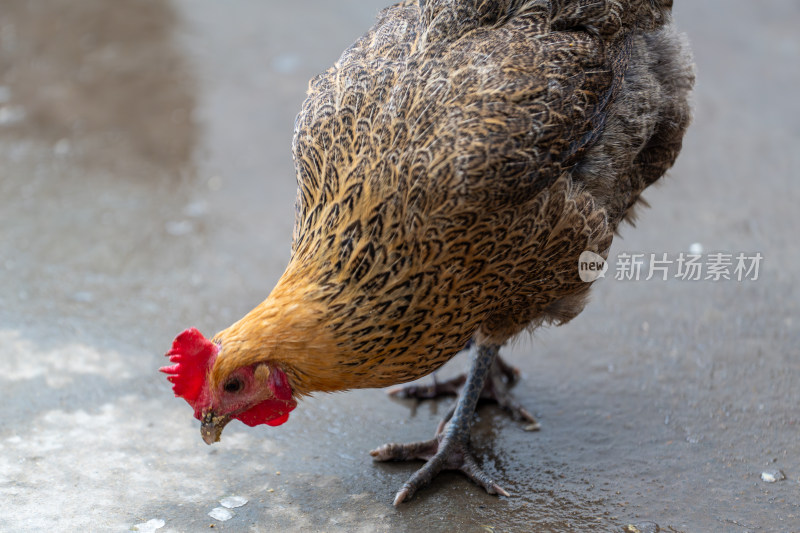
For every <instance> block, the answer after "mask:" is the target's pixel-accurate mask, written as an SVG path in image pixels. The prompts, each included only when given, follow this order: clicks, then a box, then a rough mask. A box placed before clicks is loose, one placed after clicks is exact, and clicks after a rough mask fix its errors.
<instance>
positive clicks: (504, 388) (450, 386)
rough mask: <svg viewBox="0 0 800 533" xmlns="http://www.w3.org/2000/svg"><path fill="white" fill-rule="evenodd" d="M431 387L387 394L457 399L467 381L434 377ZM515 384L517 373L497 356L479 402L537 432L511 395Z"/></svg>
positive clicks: (404, 388) (395, 389)
mask: <svg viewBox="0 0 800 533" xmlns="http://www.w3.org/2000/svg"><path fill="white" fill-rule="evenodd" d="M431 377H432V378H433V383H432V384H430V385H404V386H399V387H392V388H391V389H389V390H388V391H386V392H387V394H389V395H390V396H394V397H397V398H416V399H418V400H429V399H433V398H438V397H440V396H457V395H458V392H459V390H460V389H461V387H462V386H463V385H464V382H465V381H466V380H467V375H466V374H461V375H459V376H456V377H454V378H452V379H449V380H447V381H441V382H440V381H437V379H436V374H433V375H432V376H431ZM517 381H519V370H517V369H516V368H514V367H513V366H511V365H509V364H508V363H506V362H505V361H504V360H503V359H502V358H501V357H500V355H499V354H498V355H497V357H495V360H494V364H492V368H491V370H490V372H489V376H488V378H487V380H486V384H485V385H484V387H483V390H481V395H480V400H485V401H493V402H496V403H497V405H499V406H500V407H502V408H503V410H504V411H506V412H507V413H508V414H509V415H511V417H512V418H513V419H514V420H517V421H521V422H523V423H525V424H526V425H525V430H526V431H538V430H539V429H541V425H540V424H539V422H537V421H536V419H535V418H534V417H533V415H532V414H531V413H530V412H529V411H528V410H527V409H525V407H523V406H522V405H521V404H520V403H519V402H518V401H517V399H516V398H514V395H513V394H511V387H513V386H514V385H515V384H516V383H517ZM452 414H453V410H452V409H451V411H450V413H449V414H448V415H447V416H445V417H444V422H446V421H447V420H449V418H450V416H452Z"/></svg>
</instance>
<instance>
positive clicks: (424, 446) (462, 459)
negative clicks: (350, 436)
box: [370, 433, 509, 506]
mask: <svg viewBox="0 0 800 533" xmlns="http://www.w3.org/2000/svg"><path fill="white" fill-rule="evenodd" d="M370 455H372V457H374V458H375V460H377V461H410V460H414V459H422V460H424V461H427V462H426V463H425V465H424V466H423V467H422V468H420V469H419V470H417V471H416V472H415V473H414V475H412V476H411V477H410V478H409V479H408V481H406V482H405V483H404V484H403V486H402V488H401V489H400V490H399V491H398V492H397V495H396V496H395V498H394V505H395V506H397V505H399V504H400V503H402V502H404V501H407V500H410V499H411V498H412V497H413V496H414V493H416V492H417V490H418V489H420V488H421V487H424V486H425V485H427V484H428V483H430V482H431V481H432V480H433V478H434V477H436V475H437V474H438V473H439V472H441V471H442V470H460V471H461V472H463V473H464V474H465V475H466V476H467V477H468V478H470V479H471V480H472V481H473V482H474V483H476V484H477V485H480V486H481V487H483V488H484V489H486V492H488V493H489V494H500V495H502V496H509V493H508V492H506V491H505V490H504V489H503V488H502V487H501V486H500V485H498V484H497V483H495V482H494V480H492V478H491V477H489V475H488V474H486V472H484V471H483V470H482V469H481V467H480V466H478V462H477V460H476V459H475V456H474V454H473V453H472V450H471V449H470V446H469V440H467V441H463V440H451V439H447V438H446V437H445V436H444V434H441V433H440V434H439V435H437V436H436V437H435V438H433V439H431V440H427V441H420V442H413V443H410V444H396V443H391V444H384V445H383V446H381V447H380V448H378V449H376V450H372V451H371V452H370Z"/></svg>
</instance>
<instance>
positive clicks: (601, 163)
mask: <svg viewBox="0 0 800 533" xmlns="http://www.w3.org/2000/svg"><path fill="white" fill-rule="evenodd" d="M670 7H671V2H670V1H659V0H639V1H636V0H631V1H613V0H598V1H595V2H591V3H589V2H583V1H580V2H579V1H574V0H573V1H569V0H561V1H557V0H551V1H546V0H528V1H522V0H505V1H502V0H501V1H495V2H490V1H480V0H427V1H422V0H420V1H419V2H417V1H406V2H403V3H401V4H398V5H396V6H394V7H390V8H388V9H386V10H384V11H383V12H382V13H381V15H380V16H379V19H378V21H377V23H376V24H375V26H374V27H373V28H372V29H371V30H370V31H369V33H367V34H366V35H365V36H364V37H362V38H361V39H360V40H358V41H357V42H356V43H355V44H354V45H353V46H352V47H351V48H349V49H348V50H346V51H345V52H344V53H343V55H342V57H341V58H340V59H339V61H338V62H337V63H336V65H334V67H332V68H331V69H329V70H328V71H327V72H325V73H323V74H321V75H320V76H317V77H316V78H314V79H313V80H312V81H311V83H310V86H309V95H308V98H307V99H306V101H305V103H304V105H303V108H302V111H301V112H300V115H299V116H298V118H297V122H296V128H295V135H294V143H293V153H294V158H295V164H296V170H297V180H298V186H299V187H298V197H297V206H296V223H295V234H294V241H293V245H292V258H291V261H290V264H289V266H288V267H287V270H286V272H285V274H284V276H283V277H282V278H281V280H280V282H279V283H278V286H277V287H276V288H275V290H274V291H273V293H272V294H271V295H270V297H269V298H268V299H267V300H266V301H265V302H264V303H262V304H261V305H260V306H259V307H257V308H256V309H254V310H253V311H252V312H251V313H250V314H248V315H247V316H246V317H244V318H243V319H242V320H241V321H239V322H238V323H237V324H234V325H233V326H231V328H229V329H228V330H225V331H223V332H221V333H220V334H219V335H218V337H217V340H218V341H219V342H221V343H222V346H223V350H222V353H221V355H220V357H219V359H218V361H217V364H216V365H215V368H214V371H213V375H212V378H213V379H214V381H215V382H220V381H221V380H222V379H224V377H225V376H226V375H227V374H228V373H230V371H232V370H233V369H235V368H237V367H239V366H243V365H246V364H252V363H256V362H260V361H273V362H278V363H279V364H281V365H282V367H283V368H285V370H286V373H287V375H288V376H289V378H290V381H291V382H292V385H293V387H294V388H295V391H296V393H297V394H307V393H310V392H313V391H332V390H342V389H347V388H359V387H379V386H385V385H390V384H396V383H401V382H405V381H409V380H413V379H416V378H418V377H420V376H423V375H425V374H427V373H429V372H431V371H433V370H435V369H436V368H437V367H439V366H440V365H442V364H443V363H444V362H446V361H447V360H448V359H450V358H451V357H452V356H453V355H455V354H456V353H457V352H458V351H459V350H460V349H462V348H463V347H464V345H465V344H466V342H467V341H468V340H469V339H470V338H472V337H473V336H476V337H477V338H478V339H479V340H482V341H485V342H491V343H494V344H503V343H504V342H506V341H507V340H508V339H510V338H511V337H513V336H514V335H516V334H518V333H519V332H521V331H522V330H524V329H526V328H530V327H535V326H538V325H540V324H542V323H543V322H555V323H564V322H567V321H569V320H570V319H572V318H573V317H574V316H576V315H577V314H578V313H579V312H580V311H581V309H582V308H583V305H584V302H585V297H586V295H587V292H588V290H589V288H590V284H587V283H583V282H582V281H581V280H580V279H579V277H578V270H577V265H578V256H579V255H580V253H581V252H583V251H584V250H590V251H593V252H596V253H598V254H600V255H603V256H605V255H606V254H607V252H608V249H609V246H610V244H611V240H612V237H613V234H614V231H615V230H616V228H617V226H618V225H619V224H620V222H621V221H622V220H623V219H625V218H626V217H630V216H631V212H632V211H631V210H632V208H633V206H634V204H636V202H637V200H638V199H639V195H640V193H641V192H642V190H644V188H646V187H647V186H648V185H650V184H651V183H653V182H654V181H655V180H657V179H658V178H659V177H660V176H662V175H663V174H664V172H665V171H666V170H667V169H668V168H669V167H670V166H671V165H672V164H673V162H674V160H675V158H676V156H677V154H678V152H679V150H680V147H681V140H682V137H683V134H684V131H685V129H686V127H687V126H688V123H689V119H690V112H689V107H688V103H687V97H688V93H689V91H690V90H691V86H692V84H693V73H692V68H691V61H690V58H689V57H688V52H687V51H686V48H685V47H684V46H683V45H682V44H681V40H680V38H679V37H678V36H677V34H676V33H675V32H674V30H673V29H672V27H671V23H670Z"/></svg>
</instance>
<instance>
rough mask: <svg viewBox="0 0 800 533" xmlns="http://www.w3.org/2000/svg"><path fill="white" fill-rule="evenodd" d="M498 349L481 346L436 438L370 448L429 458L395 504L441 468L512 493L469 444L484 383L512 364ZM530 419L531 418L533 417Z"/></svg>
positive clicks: (389, 457) (393, 457)
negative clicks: (500, 359) (485, 468)
mask: <svg viewBox="0 0 800 533" xmlns="http://www.w3.org/2000/svg"><path fill="white" fill-rule="evenodd" d="M497 351H498V347H497V346H491V345H490V346H479V347H478V350H477V354H476V355H475V357H474V359H473V362H472V368H471V369H470V372H469V375H468V376H467V378H466V382H465V383H464V387H463V388H462V389H461V393H460V395H459V398H458V402H457V403H456V405H455V407H454V408H453V409H451V411H450V412H449V413H448V415H447V416H446V417H445V418H444V419H443V420H442V422H440V423H439V427H438V428H437V430H436V436H435V437H434V438H433V439H431V440H428V441H421V442H414V443H411V444H397V443H390V444H384V445H383V446H381V447H380V448H377V449H375V450H372V451H371V452H370V455H372V457H374V458H375V460H377V461H409V460H415V459H422V460H424V461H427V462H426V463H425V465H423V466H422V468H420V469H419V470H417V471H416V472H415V473H414V475H412V476H411V477H410V478H409V480H408V481H406V482H405V484H403V486H402V487H401V489H400V491H398V493H397V495H396V496H395V498H394V505H398V504H400V503H402V502H404V501H406V500H409V499H411V497H412V496H413V495H414V493H415V492H416V491H417V490H418V489H420V488H421V487H423V486H425V485H427V484H428V483H430V482H431V480H432V479H433V478H434V477H436V475H437V474H438V473H439V472H441V471H442V470H460V471H461V472H463V473H464V474H465V475H466V476H467V477H468V478H470V479H471V480H472V481H473V482H475V483H476V484H478V485H480V486H481V487H483V488H484V489H486V492H488V493H489V494H500V495H503V496H508V495H509V494H508V492H506V491H505V490H504V489H503V488H502V487H500V486H499V485H498V484H497V483H495V482H494V480H492V478H491V477H489V475H488V474H486V472H484V471H483V470H482V469H481V467H480V466H478V462H477V460H476V459H475V455H474V454H473V453H472V450H471V449H470V444H469V436H470V430H471V428H472V418H473V415H474V413H475V407H476V405H477V403H478V398H479V397H480V396H481V395H482V391H483V390H484V384H486V385H489V384H490V383H491V374H492V371H493V370H494V369H495V368H497V369H499V372H501V373H502V372H503V367H504V366H505V367H506V368H510V367H507V365H504V363H503V364H495V362H496V359H497ZM487 378H490V381H487ZM525 413H527V411H525ZM528 416H530V415H528ZM530 419H531V420H532V419H533V417H530ZM533 422H535V420H534V421H533Z"/></svg>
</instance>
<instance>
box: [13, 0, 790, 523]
mask: <svg viewBox="0 0 800 533" xmlns="http://www.w3.org/2000/svg"><path fill="white" fill-rule="evenodd" d="M384 5H385V3H384V1H383V0H358V1H356V0H341V1H338V2H323V1H320V0H300V1H296V2H291V3H290V2H259V1H254V0H234V1H231V2H224V3H223V2H214V1H212V0H191V1H190V0H172V1H169V2H166V1H160V0H116V1H115V2H113V3H110V2H105V1H102V0H79V1H75V0H72V1H67V0H48V1H46V2H44V1H41V2H31V1H27V0H0V365H2V366H1V367H0V388H2V394H0V499H2V500H3V502H4V505H3V506H2V511H0V530H3V531H42V530H72V531H78V530H83V531H112V530H114V531H120V530H130V529H131V528H138V530H140V531H147V530H154V529H155V528H157V527H160V529H159V530H160V531H198V530H201V529H208V528H209V527H210V525H212V524H213V525H214V526H215V527H216V528H219V529H225V530H230V531H245V530H247V531H273V530H325V531H418V530H420V529H422V528H426V529H428V530H431V531H449V530H455V529H458V530H463V531H621V530H622V528H623V527H624V526H626V525H628V524H640V529H641V530H642V531H656V529H654V528H655V524H658V526H660V529H661V531H683V532H694V531H736V532H743V531H798V530H800V507H798V497H797V496H798V491H800V484H799V483H800V444H799V442H800V439H798V438H797V436H798V428H799V424H800V412H799V411H798V407H797V406H798V405H800V388H798V386H797V384H798V383H800V349H799V348H798V346H799V345H800V335H799V334H798V324H800V316H798V289H797V284H796V280H797V275H796V268H797V265H798V264H800V248H799V247H798V244H797V243H798V239H797V230H796V227H797V224H798V222H800V217H799V216H798V207H797V206H798V205H799V202H800V181H798V180H797V179H796V169H797V168H798V167H800V151H798V149H797V148H798V146H800V144H799V143H798V141H800V126H798V124H800V122H798V116H799V114H798V111H800V110H799V109H798V104H797V99H796V96H795V90H796V87H798V86H799V85H800V71H798V69H797V68H796V67H792V66H791V65H794V64H796V61H797V57H798V55H799V52H800V34H798V32H797V28H798V25H799V24H800V4H797V3H796V2H785V1H782V0H767V1H764V2H759V3H754V2H747V1H745V0H704V1H703V2H688V1H685V0H681V1H677V2H676V6H675V11H674V13H675V19H676V22H677V25H678V27H679V28H680V29H681V30H682V31H684V32H686V33H687V34H688V36H689V39H690V41H691V43H692V46H693V49H694V53H695V57H696V63H697V77H698V81H697V86H696V90H695V94H694V106H695V122H694V124H693V126H692V127H691V129H690V131H689V134H688V135H687V137H686V139H685V143H684V151H683V153H682V155H681V156H680V158H679V160H678V163H677V165H676V166H675V167H674V168H673V169H672V171H671V172H670V173H669V175H668V177H667V178H665V179H663V180H662V182H661V184H660V186H658V187H654V188H653V189H651V190H648V191H647V192H646V193H645V198H646V199H647V200H648V201H649V202H650V204H651V205H652V208H650V209H646V210H643V211H642V212H641V216H640V219H639V222H638V223H637V227H636V228H633V227H630V226H629V227H625V228H623V229H622V235H621V238H618V239H616V240H615V244H614V246H613V248H612V254H611V255H612V257H613V256H615V255H617V254H619V253H622V252H640V253H644V254H647V255H649V254H651V253H657V254H661V253H669V254H671V255H672V256H674V255H677V254H678V253H680V252H688V251H689V250H690V249H692V245H700V246H701V247H702V249H703V250H704V251H705V252H726V253H732V254H737V253H740V252H745V253H747V254H750V255H752V254H754V253H760V254H761V255H762V256H763V261H762V263H761V265H760V272H759V278H758V279H757V280H748V281H742V282H738V281H719V282H713V281H700V282H688V281H681V280H670V281H666V282H664V281H660V280H658V279H654V280H650V281H638V282H637V281H619V280H615V279H613V277H612V276H608V277H607V278H606V279H603V280H600V281H599V282H598V283H597V285H596V287H595V289H594V297H593V301H592V303H591V304H590V305H589V306H588V307H587V309H586V311H585V312H584V313H583V314H582V315H581V316H580V317H578V318H577V319H576V320H574V321H573V322H572V323H570V324H569V325H567V326H565V327H563V328H557V329H549V330H540V331H539V332H537V333H536V335H535V336H534V337H533V338H528V337H526V338H521V339H520V340H519V341H518V342H517V343H515V345H514V346H513V347H511V350H510V354H511V355H510V359H511V361H512V362H513V363H514V364H515V365H517V366H519V367H520V368H521V370H522V373H523V376H524V377H525V379H524V380H523V381H522V382H521V384H520V385H518V386H517V388H516V389H515V390H516V394H517V396H518V398H519V399H520V400H521V401H522V402H523V403H525V404H526V405H528V406H529V408H531V410H532V411H534V413H535V414H536V415H537V418H538V419H539V420H540V421H541V423H542V430H541V431H540V432H538V433H527V432H524V431H522V429H521V428H520V427H519V425H518V424H516V423H514V422H513V421H511V420H507V418H506V417H505V416H504V415H503V414H502V413H501V412H499V411H498V410H497V409H496V408H495V407H493V406H487V407H485V408H483V409H482V410H481V411H480V421H479V422H478V424H477V425H476V429H475V431H474V432H473V441H474V443H475V446H476V448H477V450H478V454H479V456H480V459H481V460H482V461H483V464H484V465H485V466H486V468H487V470H488V471H489V473H490V474H491V475H493V476H495V478H496V479H498V480H499V481H500V484H501V485H503V486H504V487H505V488H506V489H507V490H509V491H510V492H511V493H512V497H511V498H509V499H497V498H494V497H491V496H488V495H486V494H484V493H483V491H482V490H480V489H479V488H477V487H476V486H474V485H472V484H471V483H469V482H468V481H467V480H466V479H465V478H463V477H461V476H457V475H452V474H447V475H443V476H440V478H438V479H437V481H436V482H434V484H433V486H432V487H431V488H429V489H427V490H425V491H423V492H421V493H420V495H419V497H417V498H415V499H414V500H413V501H412V502H411V503H410V504H408V505H404V506H402V507H400V508H398V509H395V508H393V507H392V506H391V500H392V497H393V495H394V492H395V491H396V490H397V489H398V487H399V486H400V484H402V483H403V482H404V481H405V479H406V478H407V476H408V475H410V473H411V472H412V471H413V470H414V469H415V468H416V466H417V465H411V464H404V465H394V464H373V463H372V462H371V460H370V458H369V456H368V454H367V452H368V451H369V450H370V449H372V448H373V447H375V446H377V445H379V444H382V443H383V442H386V441H393V440H394V441H407V440H415V439H425V438H429V435H430V434H431V433H432V431H433V429H434V427H435V424H436V422H437V420H438V417H439V416H440V415H441V414H442V413H444V412H445V411H446V408H447V407H448V406H449V405H450V403H449V401H447V400H445V401H443V402H441V403H439V404H438V405H437V404H436V403H422V404H419V405H416V404H413V403H408V402H398V401H391V400H389V399H388V398H385V395H384V393H383V392H382V391H377V390H364V391H354V392H349V393H347V394H340V395H332V396H324V397H317V398H313V399H310V400H306V401H304V402H303V403H302V404H301V406H300V408H298V409H297V410H296V411H295V413H293V416H292V419H291V421H290V422H289V423H288V424H286V425H284V426H281V427H279V428H268V427H265V426H260V427H257V428H244V427H243V426H242V425H241V424H239V425H236V426H234V425H233V424H232V425H231V427H229V428H228V429H227V430H226V434H225V438H223V440H222V442H221V443H220V444H218V445H215V446H214V447H207V446H206V445H205V444H203V442H202V441H201V439H200V435H199V431H198V424H197V423H196V421H195V420H194V419H193V418H192V416H191V410H190V408H189V407H188V406H187V405H186V404H185V403H184V402H183V401H181V400H178V399H175V398H173V397H172V393H171V390H170V388H169V386H168V383H167V382H166V380H165V379H163V376H162V375H160V374H158V372H157V368H158V367H159V366H160V365H161V364H163V363H164V359H163V357H162V355H161V354H163V353H164V352H165V351H166V349H168V348H169V346H170V343H171V340H172V338H173V337H174V336H175V334H177V333H178V332H179V331H181V330H183V329H185V328H186V327H189V326H196V327H198V328H199V329H200V330H201V331H203V332H204V333H205V334H206V335H208V336H210V335H212V334H213V333H214V332H216V331H218V330H220V329H222V328H224V327H226V326H227V325H229V324H230V323H231V322H233V321H235V320H236V319H238V318H239V317H240V316H242V315H243V314H244V313H246V312H247V311H248V310H250V309H251V308H252V307H253V306H255V305H256V304H257V303H259V302H260V301H261V300H262V299H263V298H265V297H266V295H267V294H268V292H269V290H270V289H271V287H272V285H273V284H274V283H275V281H277V279H278V277H279V275H280V274H281V272H282V270H283V268H284V266H285V264H286V261H287V260H288V257H289V246H290V243H291V232H292V225H293V213H294V206H293V204H294V197H295V181H294V172H293V166H292V161H291V153H290V143H291V135H292V128H293V122H294V117H295V115H296V113H297V111H298V110H299V108H300V104H301V102H302V100H303V98H304V94H305V89H306V86H307V82H308V79H309V78H310V77H312V76H313V75H315V74H317V73H318V72H320V71H322V70H324V69H326V68H327V67H328V66H330V65H331V64H332V63H333V62H334V61H335V60H336V58H337V57H338V55H339V53H340V52H341V51H342V50H343V49H344V48H346V47H347V46H348V45H349V44H350V43H352V42H353V41H354V40H355V38H357V37H358V36H359V35H360V34H362V33H363V32H364V31H366V29H367V28H368V27H369V26H370V25H371V23H372V21H373V20H374V17H375V15H376V13H377V12H378V10H379V9H380V8H382V7H384ZM694 249H697V246H695V247H694ZM464 366H466V358H464V357H460V358H458V359H457V360H456V361H455V362H453V363H451V364H450V365H448V366H447V367H446V368H445V370H444V371H443V374H445V375H450V374H452V373H455V372H457V371H459V370H461V369H462V368H463V367H464ZM364 428H369V431H364ZM278 472H280V473H278ZM764 474H767V475H766V477H765V476H764ZM770 475H771V476H773V478H776V479H778V481H775V482H768V480H769V478H770ZM231 495H236V496H241V497H244V498H247V499H248V500H249V502H248V503H247V504H246V505H244V506H243V507H240V508H237V509H234V511H233V512H234V514H235V516H234V517H233V518H231V519H230V520H227V521H218V520H215V519H213V518H210V517H209V516H208V515H207V513H208V512H209V511H211V510H212V509H213V508H214V507H217V506H219V503H218V500H220V499H221V498H223V497H226V496H231ZM647 523H649V525H648V524H647ZM648 527H649V528H650V529H646V528H648ZM148 528H149V529H148Z"/></svg>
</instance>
